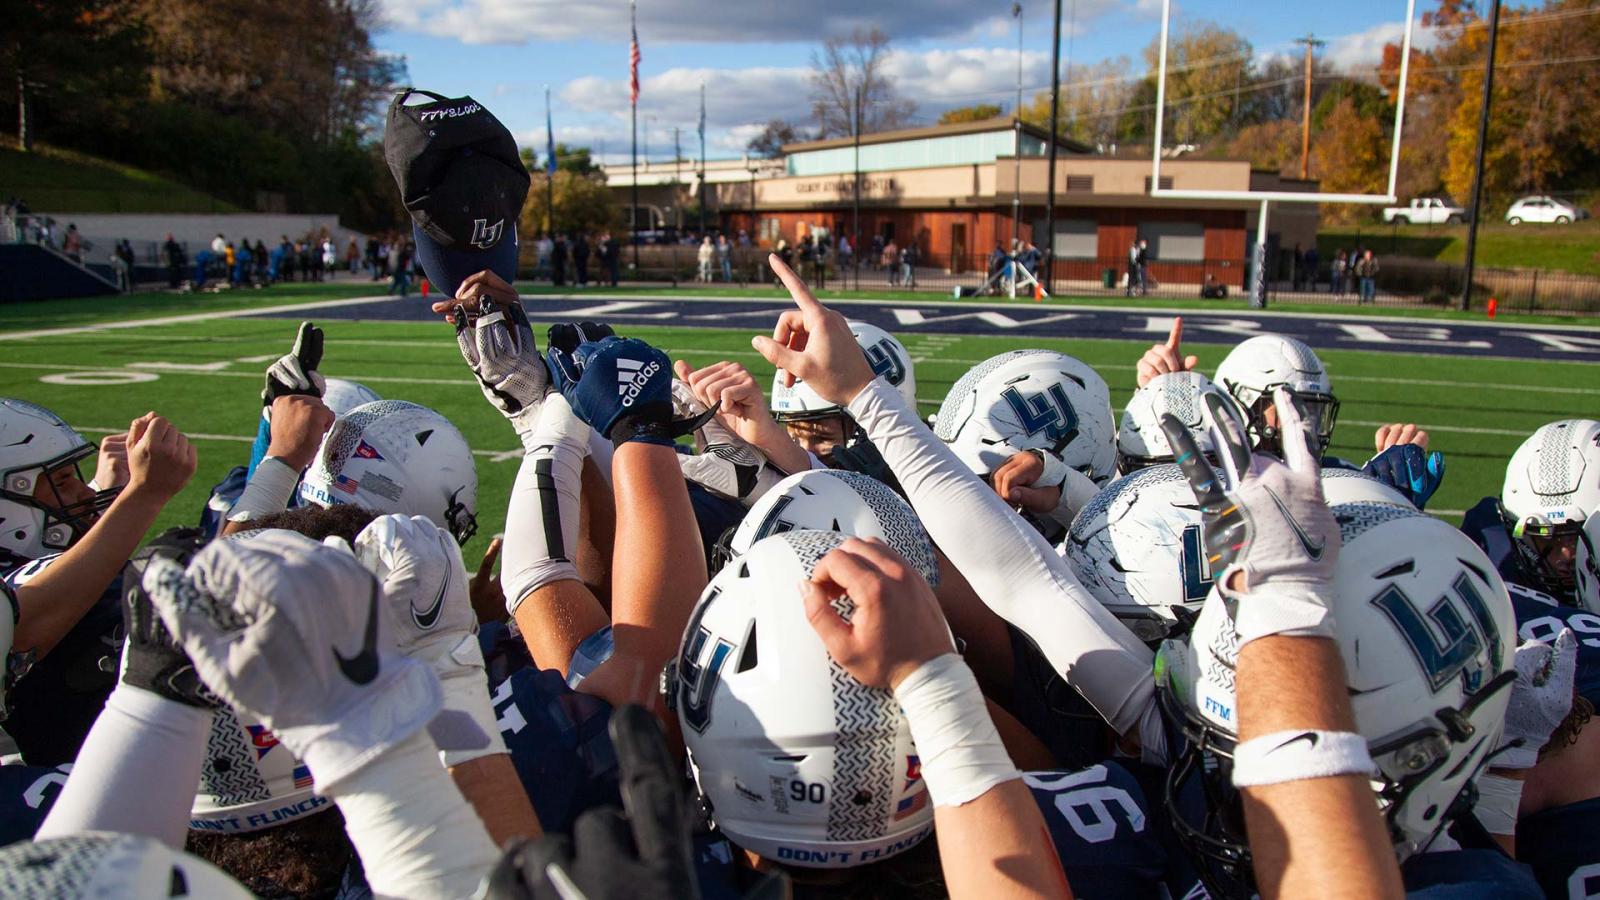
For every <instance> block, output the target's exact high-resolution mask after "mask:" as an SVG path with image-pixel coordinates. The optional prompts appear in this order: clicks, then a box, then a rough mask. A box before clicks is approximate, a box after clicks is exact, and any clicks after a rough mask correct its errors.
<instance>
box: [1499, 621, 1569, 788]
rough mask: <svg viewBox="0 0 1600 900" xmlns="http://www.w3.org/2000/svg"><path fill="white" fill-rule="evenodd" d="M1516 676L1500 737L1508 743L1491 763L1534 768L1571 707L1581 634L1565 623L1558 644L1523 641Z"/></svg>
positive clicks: (1516, 767)
mask: <svg viewBox="0 0 1600 900" xmlns="http://www.w3.org/2000/svg"><path fill="white" fill-rule="evenodd" d="M1516 664H1517V681H1516V683H1515V684H1513V685H1512V686H1511V705H1509V706H1507V707H1506V724H1505V730H1504V732H1503V733H1502V735H1501V739H1502V741H1503V742H1504V743H1505V744H1507V745H1509V746H1508V748H1507V749H1506V750H1505V751H1503V752H1502V753H1500V754H1499V755H1497V756H1495V757H1494V759H1493V760H1492V761H1491V762H1490V765H1492V766H1494V767H1495V768H1497V769H1531V768H1533V767H1534V765H1535V764H1536V763H1538V762H1539V750H1540V748H1542V747H1544V745H1545V744H1547V743H1549V741H1550V734H1551V733H1552V732H1554V731H1555V730H1556V728H1558V727H1560V725H1561V722H1562V720H1564V719H1566V717H1567V713H1568V712H1571V710H1572V686H1573V683H1574V682H1575V681H1576V680H1577V677H1578V637H1577V635H1575V634H1573V633H1572V629H1571V628H1563V629H1561V633H1560V634H1558V635H1556V639H1555V642H1554V644H1547V643H1545V642H1544V641H1534V640H1529V641H1524V642H1523V643H1522V645H1521V646H1519V647H1517V663H1516Z"/></svg>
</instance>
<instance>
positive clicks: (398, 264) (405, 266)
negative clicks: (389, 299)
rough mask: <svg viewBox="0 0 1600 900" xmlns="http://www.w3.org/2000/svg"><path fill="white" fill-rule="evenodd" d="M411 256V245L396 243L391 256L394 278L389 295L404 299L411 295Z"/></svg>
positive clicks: (390, 284) (390, 283)
mask: <svg viewBox="0 0 1600 900" xmlns="http://www.w3.org/2000/svg"><path fill="white" fill-rule="evenodd" d="M411 254H412V248H411V246H410V245H409V244H402V243H400V242H399V241H395V245H394V249H393V250H392V251H391V252H390V256H391V257H392V258H393V261H394V277H393V278H392V279H390V281H389V293H391V294H399V295H400V296H402V297H406V296H410V294H411Z"/></svg>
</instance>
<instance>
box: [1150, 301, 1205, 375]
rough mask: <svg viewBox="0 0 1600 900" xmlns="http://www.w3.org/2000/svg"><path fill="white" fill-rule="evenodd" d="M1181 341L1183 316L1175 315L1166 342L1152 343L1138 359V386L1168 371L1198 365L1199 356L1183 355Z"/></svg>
mask: <svg viewBox="0 0 1600 900" xmlns="http://www.w3.org/2000/svg"><path fill="white" fill-rule="evenodd" d="M1182 341H1183V317H1182V316H1176V317H1174V318H1173V320H1172V332H1171V333H1170V334H1168V335H1167V340H1166V343H1163V344H1152V345H1151V346H1150V349H1149V350H1146V351H1145V352H1144V356H1142V357H1140V359H1139V366H1138V373H1139V374H1138V382H1139V387H1144V386H1145V382H1148V381H1149V380H1150V379H1152V378H1154V377H1156V376H1157V375H1164V374H1166V373H1168V372H1187V371H1189V370H1190V369H1192V368H1194V367H1195V366H1197V365H1199V363H1200V357H1198V356H1184V355H1183V353H1182V351H1181V350H1180V349H1179V347H1180V345H1181V343H1182Z"/></svg>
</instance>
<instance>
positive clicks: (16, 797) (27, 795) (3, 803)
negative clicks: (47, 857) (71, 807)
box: [0, 763, 72, 847]
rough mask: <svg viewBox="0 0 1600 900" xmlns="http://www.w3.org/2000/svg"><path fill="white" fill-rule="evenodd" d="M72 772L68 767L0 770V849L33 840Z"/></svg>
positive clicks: (8, 767) (12, 767)
mask: <svg viewBox="0 0 1600 900" xmlns="http://www.w3.org/2000/svg"><path fill="white" fill-rule="evenodd" d="M71 771H72V764H71V763H63V764H62V765H59V766H55V767H53V768H49V767H43V766H24V765H16V766H0V847H3V846H5V845H7V844H14V843H16V842H17V841H29V840H33V835H34V833H35V832H37V831H38V830H39V826H40V825H42V824H44V817H45V816H46V815H48V814H49V812H50V807H51V805H52V804H54V803H55V802H56V798H57V797H59V796H61V786H62V785H64V784H66V783H67V773H69V772H71Z"/></svg>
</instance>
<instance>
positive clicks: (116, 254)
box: [111, 241, 132, 294]
mask: <svg viewBox="0 0 1600 900" xmlns="http://www.w3.org/2000/svg"><path fill="white" fill-rule="evenodd" d="M111 280H113V281H115V282H116V283H117V291H118V293H123V294H128V293H132V291H131V290H130V289H129V287H128V261H127V260H126V259H124V258H123V256H122V242H121V241H118V242H117V246H116V249H114V250H112V251H111Z"/></svg>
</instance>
